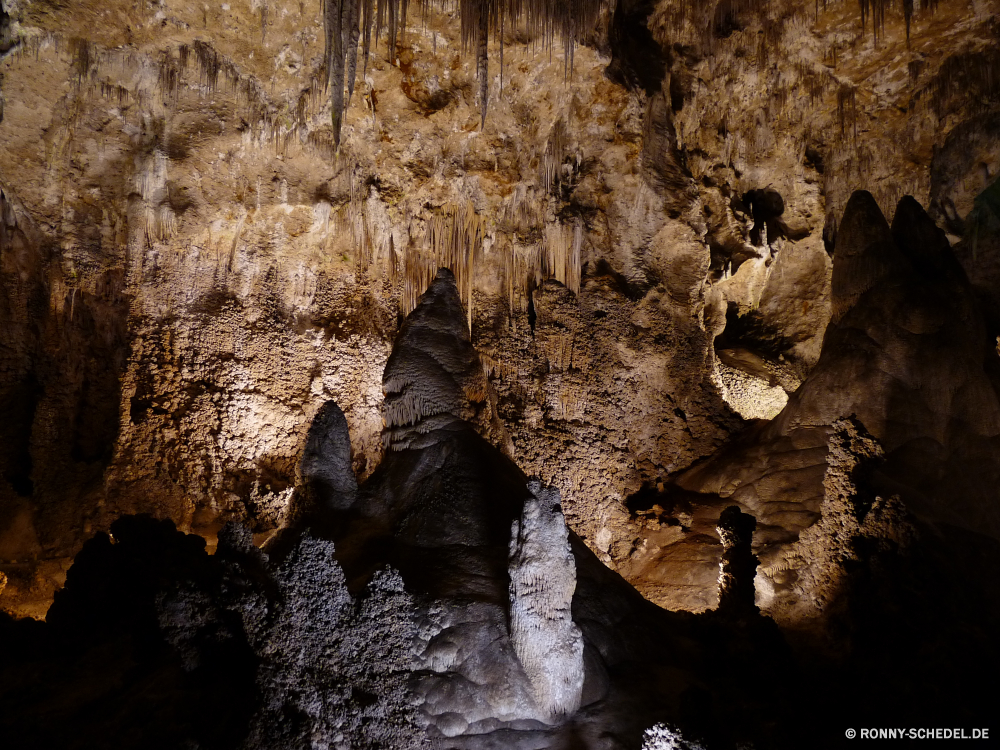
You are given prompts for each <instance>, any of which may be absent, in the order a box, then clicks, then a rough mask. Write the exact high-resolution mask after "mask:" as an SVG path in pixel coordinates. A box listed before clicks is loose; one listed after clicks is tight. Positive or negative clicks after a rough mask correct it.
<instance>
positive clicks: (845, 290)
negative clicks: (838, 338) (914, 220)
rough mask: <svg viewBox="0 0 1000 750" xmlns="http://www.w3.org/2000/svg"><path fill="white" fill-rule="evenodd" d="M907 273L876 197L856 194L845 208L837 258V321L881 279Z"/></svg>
mask: <svg viewBox="0 0 1000 750" xmlns="http://www.w3.org/2000/svg"><path fill="white" fill-rule="evenodd" d="M906 270H908V264H907V262H906V260H905V259H904V258H903V257H902V255H901V254H900V253H899V251H898V250H897V249H896V243H895V241H894V240H893V237H892V232H891V230H890V229H889V224H888V222H887V221H886V220H885V216H883V215H882V210H881V209H880V208H879V207H878V204H877V203H876V202H875V199H874V198H873V197H872V194H871V193H869V192H867V191H866V190H857V191H855V192H854V194H853V195H851V199H850V200H849V201H847V207H846V208H845V209H844V218H843V221H842V222H841V224H840V231H839V232H838V233H837V244H836V249H835V251H834V256H833V279H832V281H831V287H832V288H831V301H832V304H833V320H834V321H838V320H840V319H841V318H842V317H843V316H844V314H845V313H846V312H847V311H848V310H850V309H851V308H852V307H853V306H854V303H855V302H857V301H858V298H859V297H860V296H861V295H862V294H864V293H865V292H867V291H868V290H869V289H871V288H872V287H873V286H875V285H876V284H877V283H878V282H879V281H880V280H882V279H884V278H885V277H887V276H889V275H890V274H892V273H894V272H896V273H903V272H905V271H906Z"/></svg>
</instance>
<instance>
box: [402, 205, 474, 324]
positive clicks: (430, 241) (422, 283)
mask: <svg viewBox="0 0 1000 750" xmlns="http://www.w3.org/2000/svg"><path fill="white" fill-rule="evenodd" d="M484 230H485V226H484V223H483V219H482V217H481V216H480V215H479V214H478V213H476V209H475V207H474V206H473V205H472V204H471V203H464V204H460V205H449V206H446V207H445V208H443V209H442V210H441V211H439V212H437V213H435V214H434V215H433V216H432V217H431V219H430V221H429V222H428V224H427V233H426V235H425V240H424V247H423V249H418V248H410V249H409V251H408V252H407V253H406V257H405V260H404V269H403V292H402V297H401V299H400V308H401V309H402V312H403V314H404V315H406V314H408V313H409V312H410V311H411V310H413V308H415V307H416V306H417V300H418V299H419V297H420V295H421V294H423V292H424V290H425V289H427V287H428V286H430V283H431V281H433V280H434V276H435V275H436V274H437V271H438V268H448V269H450V270H451V272H452V273H453V274H454V275H455V284H456V285H457V286H458V291H459V295H460V296H461V298H462V302H463V303H464V304H465V309H466V311H467V313H468V316H469V325H470V327H471V324H472V281H473V276H474V273H475V264H476V261H477V260H478V259H479V258H480V257H481V256H482V251H483V237H484ZM394 262H395V258H393V257H390V265H394Z"/></svg>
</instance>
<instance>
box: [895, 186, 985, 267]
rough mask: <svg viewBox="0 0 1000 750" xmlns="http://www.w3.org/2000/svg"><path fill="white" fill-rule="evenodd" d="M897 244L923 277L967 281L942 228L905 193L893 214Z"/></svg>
mask: <svg viewBox="0 0 1000 750" xmlns="http://www.w3.org/2000/svg"><path fill="white" fill-rule="evenodd" d="M892 236H893V238H894V239H895V241H896V246H897V247H898V248H899V250H900V251H901V252H902V253H903V255H905V256H906V258H907V259H908V260H909V261H910V263H911V264H912V265H913V269H914V270H915V271H916V272H917V273H918V274H920V275H921V276H922V277H924V278H926V279H928V280H931V281H941V280H950V281H954V282H956V283H960V284H963V285H967V284H968V280H967V278H966V275H965V271H964V270H963V269H962V266H961V264H960V263H959V262H958V258H956V257H955V254H954V253H953V252H952V250H951V243H949V242H948V238H947V237H946V236H945V234H944V230H942V229H941V228H940V227H938V225H937V224H935V223H934V220H933V219H932V218H931V217H930V216H928V215H927V212H926V211H924V208H923V206H921V205H920V204H919V203H918V202H917V201H916V199H915V198H914V197H913V196H912V195H904V196H903V197H902V198H901V199H900V200H899V203H898V204H897V205H896V214H895V215H894V216H893V217H892Z"/></svg>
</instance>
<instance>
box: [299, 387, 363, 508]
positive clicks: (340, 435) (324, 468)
mask: <svg viewBox="0 0 1000 750" xmlns="http://www.w3.org/2000/svg"><path fill="white" fill-rule="evenodd" d="M301 465H302V478H303V479H304V480H306V482H307V483H309V485H310V486H311V487H312V490H313V494H314V497H315V499H316V501H317V503H318V504H319V506H320V507H321V508H324V509H335V508H339V509H343V508H348V507H350V505H351V503H353V502H354V497H355V495H357V493H358V480H357V478H356V477H355V476H354V470H353V468H352V466H351V435H350V432H349V431H348V429H347V418H346V417H345V416H344V412H343V411H342V410H341V408H340V407H339V406H338V405H337V403H336V402H335V401H327V402H326V403H325V404H323V406H322V407H321V408H320V410H319V411H318V412H317V413H316V416H315V417H314V418H313V421H312V425H310V427H309V435H308V437H307V438H306V447H305V450H304V451H303V453H302V464H301Z"/></svg>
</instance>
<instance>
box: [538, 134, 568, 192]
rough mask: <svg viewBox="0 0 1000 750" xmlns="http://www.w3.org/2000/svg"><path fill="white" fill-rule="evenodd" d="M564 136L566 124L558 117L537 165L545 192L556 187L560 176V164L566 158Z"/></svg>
mask: <svg viewBox="0 0 1000 750" xmlns="http://www.w3.org/2000/svg"><path fill="white" fill-rule="evenodd" d="M566 136H567V133H566V125H565V123H564V122H563V120H562V118H559V119H558V120H556V122H555V124H554V125H553V126H552V132H551V133H550V134H549V138H548V141H547V142H546V144H545V152H544V153H543V154H542V158H541V160H540V161H541V163H540V165H539V169H540V174H539V178H540V179H541V184H542V189H543V190H544V191H545V192H546V193H550V192H552V188H553V187H556V186H557V185H558V184H559V182H560V180H561V178H562V174H561V171H562V164H563V160H564V159H565V158H566Z"/></svg>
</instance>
